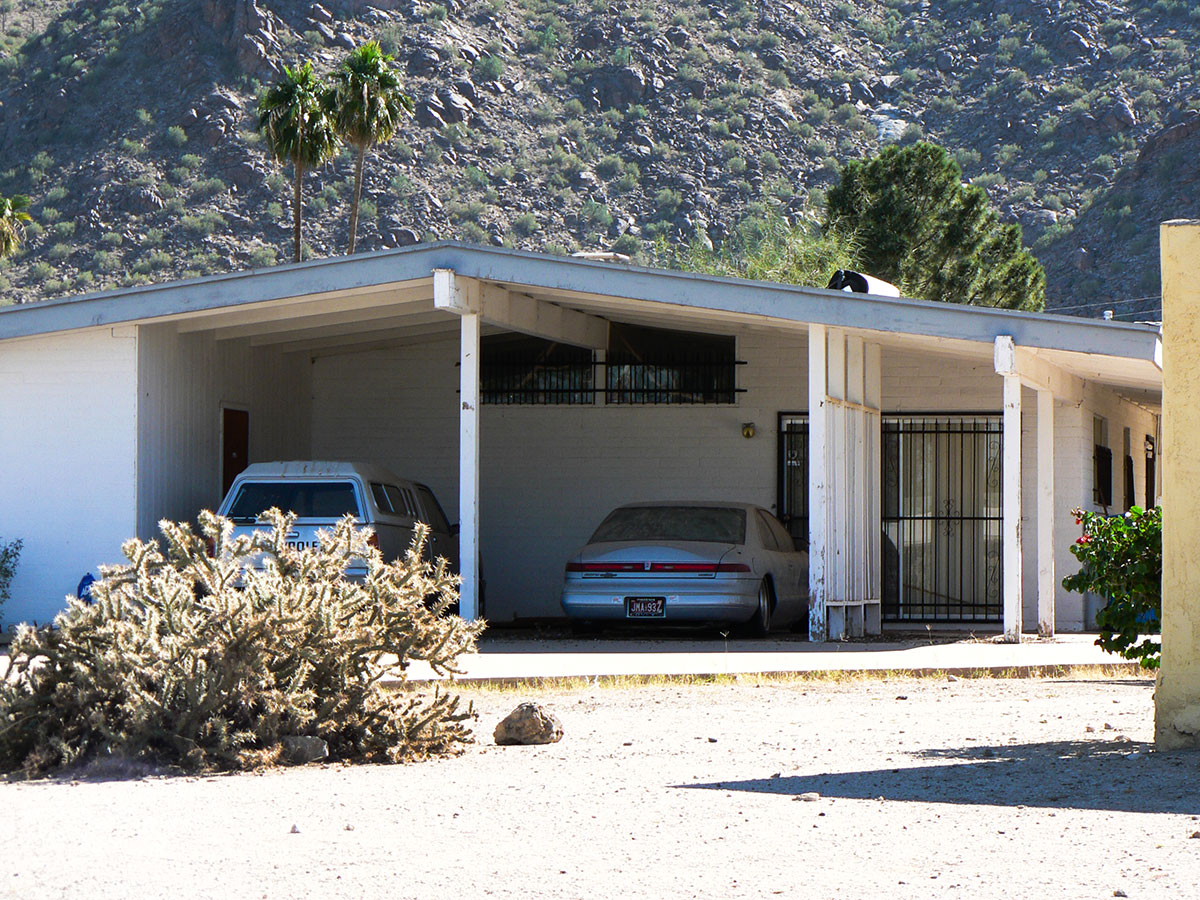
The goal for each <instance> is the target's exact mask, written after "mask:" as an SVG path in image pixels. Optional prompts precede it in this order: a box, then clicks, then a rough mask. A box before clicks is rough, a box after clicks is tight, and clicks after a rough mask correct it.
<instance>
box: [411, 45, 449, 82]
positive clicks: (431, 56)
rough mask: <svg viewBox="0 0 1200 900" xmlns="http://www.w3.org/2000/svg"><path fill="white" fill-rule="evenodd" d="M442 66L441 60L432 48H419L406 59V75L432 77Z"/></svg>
mask: <svg viewBox="0 0 1200 900" xmlns="http://www.w3.org/2000/svg"><path fill="white" fill-rule="evenodd" d="M441 64H442V58H441V57H440V56H438V52H437V51H436V50H434V49H433V48H432V47H421V48H419V49H417V50H416V51H414V53H413V54H412V56H410V57H409V58H408V74H410V75H433V74H434V73H435V72H437V70H438V68H439V67H440V66H441Z"/></svg>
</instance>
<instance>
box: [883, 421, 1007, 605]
mask: <svg viewBox="0 0 1200 900" xmlns="http://www.w3.org/2000/svg"><path fill="white" fill-rule="evenodd" d="M1001 428H1002V425H1001V417H1000V416H997V415H974V416H962V415H921V416H885V417H884V418H883V452H882V456H883V498H882V500H883V618H884V620H885V621H889V622H1000V621H1001V620H1002V614H1003V604H1002V598H1001V595H1000V572H1001V554H1000V542H1001V509H1000V455H1001V448H1002V433H1001Z"/></svg>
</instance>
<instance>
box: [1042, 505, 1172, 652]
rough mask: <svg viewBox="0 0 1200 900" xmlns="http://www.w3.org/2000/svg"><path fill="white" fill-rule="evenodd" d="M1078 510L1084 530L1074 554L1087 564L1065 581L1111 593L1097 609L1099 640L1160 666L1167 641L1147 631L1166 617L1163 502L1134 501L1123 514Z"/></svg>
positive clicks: (1072, 588) (1074, 586)
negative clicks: (1144, 503) (1144, 504)
mask: <svg viewBox="0 0 1200 900" xmlns="http://www.w3.org/2000/svg"><path fill="white" fill-rule="evenodd" d="M1074 513H1075V521H1076V522H1077V523H1078V524H1080V525H1082V526H1083V534H1082V535H1080V536H1079V537H1078V538H1076V539H1075V543H1074V544H1072V545H1071V555H1072V556H1074V557H1075V558H1076V559H1077V560H1079V561H1080V563H1082V564H1083V567H1082V568H1081V569H1080V570H1079V571H1078V572H1076V573H1075V574H1074V575H1071V576H1068V577H1067V578H1064V579H1063V587H1065V588H1066V589H1067V590H1068V591H1076V592H1078V593H1081V594H1082V593H1084V592H1085V591H1091V592H1092V593H1094V594H1099V595H1100V596H1102V597H1107V598H1108V605H1107V606H1105V607H1104V609H1102V610H1100V612H1099V613H1097V615H1096V624H1097V625H1098V626H1099V628H1100V636H1099V637H1098V638H1096V643H1097V644H1098V645H1099V646H1101V647H1103V648H1104V649H1105V650H1107V651H1109V652H1110V653H1119V654H1120V655H1121V656H1123V657H1125V659H1133V660H1137V661H1138V662H1139V663H1141V664H1142V665H1143V666H1144V667H1146V668H1147V669H1157V668H1158V663H1159V652H1160V651H1161V650H1162V645H1161V644H1160V643H1158V642H1157V641H1155V640H1152V639H1151V638H1149V637H1144V636H1143V635H1145V634H1146V633H1147V632H1157V631H1158V630H1159V629H1160V627H1161V621H1162V507H1158V506H1156V507H1154V508H1153V509H1142V508H1141V507H1140V506H1134V507H1132V508H1131V509H1130V510H1129V512H1127V513H1125V514H1124V515H1120V516H1105V515H1101V514H1099V513H1093V512H1087V511H1085V510H1081V509H1076V510H1074ZM1139 638H1140V640H1139Z"/></svg>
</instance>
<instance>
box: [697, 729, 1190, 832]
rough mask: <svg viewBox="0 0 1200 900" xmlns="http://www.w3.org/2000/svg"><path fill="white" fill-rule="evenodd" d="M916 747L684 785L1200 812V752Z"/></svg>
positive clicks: (1139, 747) (1113, 744)
mask: <svg viewBox="0 0 1200 900" xmlns="http://www.w3.org/2000/svg"><path fill="white" fill-rule="evenodd" d="M907 756H908V760H906V762H908V765H907V766H903V767H900V768H887V769H868V770H864V771H859V772H837V773H829V774H823V775H790V776H780V777H768V778H754V779H746V780H741V781H720V782H711V783H706V784H679V785H674V786H675V787H678V788H691V789H702V790H721V791H750V792H753V793H763V794H784V795H799V794H805V793H809V792H814V791H815V792H816V793H819V794H820V795H821V796H822V797H841V798H844V799H852V800H896V801H905V800H907V801H914V802H918V803H964V804H976V805H980V806H1033V807H1048V808H1053V809H1094V810H1110V811H1113V812H1145V813H1177V814H1181V815H1200V790H1197V783H1198V781H1200V778H1198V775H1200V773H1198V772H1197V766H1198V765H1200V751H1179V752H1172V753H1158V752H1155V751H1154V749H1153V745H1151V744H1144V743H1139V742H1135V741H1117V740H1111V741H1110V740H1094V741H1050V742H1047V743H1033V744H1006V745H989V746H980V747H953V748H945V749H933V750H925V751H917V752H912V753H909V754H907ZM900 757H901V754H900V753H897V754H896V758H897V759H899V758H900ZM931 763H932V764H931Z"/></svg>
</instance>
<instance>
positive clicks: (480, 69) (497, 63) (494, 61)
mask: <svg viewBox="0 0 1200 900" xmlns="http://www.w3.org/2000/svg"><path fill="white" fill-rule="evenodd" d="M503 73H504V60H503V59H501V58H500V57H499V56H481V57H479V59H477V60H475V65H474V67H473V68H472V70H471V74H472V75H473V76H474V78H475V80H476V81H495V80H496V79H497V78H499V77H500V76H501V75H502V74H503Z"/></svg>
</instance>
